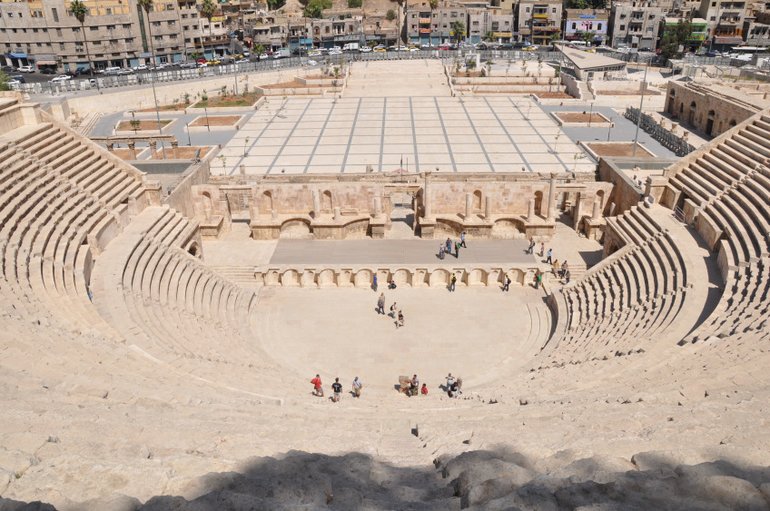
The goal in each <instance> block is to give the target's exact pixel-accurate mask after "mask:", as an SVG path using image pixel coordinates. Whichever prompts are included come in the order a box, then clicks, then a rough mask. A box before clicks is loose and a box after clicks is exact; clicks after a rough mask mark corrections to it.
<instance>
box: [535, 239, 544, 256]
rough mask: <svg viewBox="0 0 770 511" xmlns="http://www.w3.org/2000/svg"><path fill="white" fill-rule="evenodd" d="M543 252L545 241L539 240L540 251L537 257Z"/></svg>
mask: <svg viewBox="0 0 770 511" xmlns="http://www.w3.org/2000/svg"><path fill="white" fill-rule="evenodd" d="M544 253H545V242H544V241H541V242H540V253H539V254H537V255H538V257H543V254H544Z"/></svg>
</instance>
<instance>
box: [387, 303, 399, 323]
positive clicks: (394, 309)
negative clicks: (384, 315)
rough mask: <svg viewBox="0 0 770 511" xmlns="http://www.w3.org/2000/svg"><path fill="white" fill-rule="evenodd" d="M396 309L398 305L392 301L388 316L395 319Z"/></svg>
mask: <svg viewBox="0 0 770 511" xmlns="http://www.w3.org/2000/svg"><path fill="white" fill-rule="evenodd" d="M396 311H398V305H396V302H393V305H391V306H390V314H388V316H390V317H391V318H393V319H396Z"/></svg>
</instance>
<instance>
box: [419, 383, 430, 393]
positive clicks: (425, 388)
mask: <svg viewBox="0 0 770 511" xmlns="http://www.w3.org/2000/svg"><path fill="white" fill-rule="evenodd" d="M420 394H422V395H423V396H427V395H428V384H427V383H423V384H422V388H421V389H420Z"/></svg>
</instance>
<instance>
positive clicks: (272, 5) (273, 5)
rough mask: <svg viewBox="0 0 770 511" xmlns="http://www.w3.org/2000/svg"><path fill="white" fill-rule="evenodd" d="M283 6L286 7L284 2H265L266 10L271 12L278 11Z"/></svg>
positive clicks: (279, 0)
mask: <svg viewBox="0 0 770 511" xmlns="http://www.w3.org/2000/svg"><path fill="white" fill-rule="evenodd" d="M284 5H286V0H267V8H268V9H270V10H271V11H274V10H276V9H280V8H281V7H283V6H284Z"/></svg>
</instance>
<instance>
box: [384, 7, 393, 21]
mask: <svg viewBox="0 0 770 511" xmlns="http://www.w3.org/2000/svg"><path fill="white" fill-rule="evenodd" d="M385 19H387V20H388V21H393V20H394V19H396V11H394V10H393V9H388V12H386V13H385Z"/></svg>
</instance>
